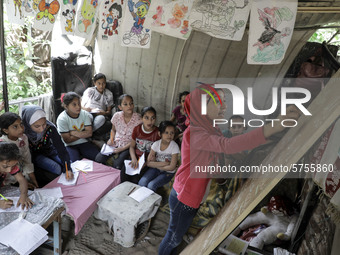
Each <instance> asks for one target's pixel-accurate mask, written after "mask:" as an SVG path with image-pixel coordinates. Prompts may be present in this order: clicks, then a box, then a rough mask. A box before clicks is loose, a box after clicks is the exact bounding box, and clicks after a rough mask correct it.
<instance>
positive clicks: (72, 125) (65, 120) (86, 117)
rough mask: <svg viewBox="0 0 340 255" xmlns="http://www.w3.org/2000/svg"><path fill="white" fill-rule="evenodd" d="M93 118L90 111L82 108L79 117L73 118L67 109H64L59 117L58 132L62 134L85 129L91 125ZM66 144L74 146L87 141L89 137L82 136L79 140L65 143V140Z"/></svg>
mask: <svg viewBox="0 0 340 255" xmlns="http://www.w3.org/2000/svg"><path fill="white" fill-rule="evenodd" d="M91 125H92V122H91V118H90V113H88V112H87V111H84V110H81V111H80V113H79V116H78V118H72V117H70V115H68V114H67V113H66V111H63V112H62V113H60V114H59V116H58V119H57V128H58V132H59V133H60V134H62V133H68V132H70V131H83V130H85V127H86V126H91ZM63 142H64V144H65V146H72V145H77V144H82V143H86V142H87V139H85V138H80V139H78V140H77V141H74V142H72V143H65V141H64V140H63Z"/></svg>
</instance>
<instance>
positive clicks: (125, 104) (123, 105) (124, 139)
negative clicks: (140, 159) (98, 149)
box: [96, 94, 142, 169]
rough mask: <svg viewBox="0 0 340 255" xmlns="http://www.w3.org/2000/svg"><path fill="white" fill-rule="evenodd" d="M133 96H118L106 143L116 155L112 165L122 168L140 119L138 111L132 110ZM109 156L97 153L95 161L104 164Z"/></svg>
mask: <svg viewBox="0 0 340 255" xmlns="http://www.w3.org/2000/svg"><path fill="white" fill-rule="evenodd" d="M134 107H135V106H134V104H133V98H132V96H130V95H127V94H123V95H121V96H120V97H119V98H118V108H119V110H121V111H120V112H116V113H115V114H114V115H113V117H112V119H111V123H112V130H111V137H110V139H109V140H108V141H107V144H108V145H110V146H114V147H115V151H114V154H117V155H118V157H117V158H116V159H114V161H113V167H114V168H117V169H122V167H123V164H124V160H125V159H127V158H128V157H129V148H130V143H131V138H132V131H133V129H134V128H135V127H136V126H137V125H139V124H140V123H141V122H142V120H141V117H140V115H139V114H138V113H136V112H134ZM108 158H109V156H105V155H103V154H101V153H98V155H97V157H96V161H97V162H99V163H102V164H105V163H106V161H107V160H108Z"/></svg>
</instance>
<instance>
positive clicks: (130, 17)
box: [121, 0, 151, 48]
mask: <svg viewBox="0 0 340 255" xmlns="http://www.w3.org/2000/svg"><path fill="white" fill-rule="evenodd" d="M149 6H150V0H139V1H138V2H136V3H135V2H134V1H133V0H128V3H127V6H126V8H125V13H124V20H123V24H122V28H121V29H122V32H123V36H122V39H121V40H122V43H121V44H122V45H123V46H129V47H140V48H149V47H150V40H151V31H150V29H148V28H145V27H144V21H145V18H146V15H147V13H148V11H149Z"/></svg>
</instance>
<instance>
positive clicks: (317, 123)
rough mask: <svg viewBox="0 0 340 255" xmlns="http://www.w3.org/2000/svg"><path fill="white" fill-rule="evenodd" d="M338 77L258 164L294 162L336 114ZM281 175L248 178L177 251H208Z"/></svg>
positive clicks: (339, 110) (186, 254)
mask: <svg viewBox="0 0 340 255" xmlns="http://www.w3.org/2000/svg"><path fill="white" fill-rule="evenodd" d="M339 79H340V71H338V72H337V73H336V74H335V75H334V76H333V77H332V79H330V81H329V82H328V84H327V86H326V87H325V89H323V90H322V91H321V92H320V94H319V95H318V96H317V97H316V98H315V99H314V101H313V102H312V103H311V105H310V107H309V108H308V110H309V111H310V112H311V113H312V116H302V117H300V119H299V120H298V122H299V124H298V125H297V126H296V127H294V128H292V129H291V130H289V131H288V132H287V133H286V135H285V136H284V137H283V138H282V139H281V140H280V142H279V143H278V144H277V145H276V146H275V148H274V149H273V150H272V151H271V153H270V154H269V155H268V156H267V157H266V158H265V159H264V161H263V163H262V165H267V166H268V165H269V164H270V165H272V166H278V165H283V166H291V164H294V163H297V162H298V161H299V160H300V158H302V157H303V156H304V155H305V153H306V152H307V151H308V150H309V148H310V147H311V146H312V145H313V144H314V143H315V142H316V141H317V140H318V139H319V137H320V136H321V135H322V134H323V133H324V132H325V131H326V130H327V129H328V128H329V126H330V125H331V124H332V123H333V122H334V121H335V120H336V119H337V118H338V117H339V116H340V101H339V95H340V86H339ZM284 176H285V174H284V173H279V174H278V175H277V176H276V177H275V178H257V179H249V180H248V181H247V182H246V184H245V185H244V186H243V187H242V188H241V189H240V190H239V191H238V192H237V194H235V195H234V196H233V197H232V198H231V199H230V200H229V202H228V203H227V204H226V205H225V206H224V207H223V209H222V210H221V211H220V213H219V214H218V215H217V216H216V217H215V218H214V219H213V220H212V221H211V222H210V223H209V224H208V225H207V226H206V227H205V228H204V229H203V230H202V231H201V232H200V233H199V234H198V235H197V236H196V238H195V239H194V240H193V241H192V242H191V243H190V244H189V245H188V246H187V247H186V248H185V249H184V250H183V252H182V253H181V254H183V255H191V254H207V255H208V254H210V253H211V252H212V251H213V250H214V249H215V248H216V247H217V246H218V245H219V244H220V243H221V242H222V241H223V240H224V239H225V238H226V237H227V236H228V235H229V234H230V233H231V232H232V231H233V230H234V229H235V228H236V227H237V226H238V225H239V224H240V223H241V222H242V221H243V220H244V219H245V218H246V217H247V215H248V214H249V213H251V212H252V211H253V209H254V208H255V207H256V205H257V204H258V203H260V202H261V201H262V200H263V198H265V197H266V195H267V194H268V193H269V192H270V191H271V190H272V189H273V188H274V187H275V186H276V185H277V184H278V183H279V182H280V181H281V179H282V178H283V177H284Z"/></svg>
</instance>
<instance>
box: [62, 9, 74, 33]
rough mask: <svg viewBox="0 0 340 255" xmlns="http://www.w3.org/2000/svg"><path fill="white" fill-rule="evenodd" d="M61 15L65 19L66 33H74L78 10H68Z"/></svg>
mask: <svg viewBox="0 0 340 255" xmlns="http://www.w3.org/2000/svg"><path fill="white" fill-rule="evenodd" d="M61 14H62V15H63V16H64V18H65V23H66V26H65V27H64V28H65V31H66V32H73V27H74V17H75V15H76V10H75V9H66V10H65V11H63V12H62V13H61Z"/></svg>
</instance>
